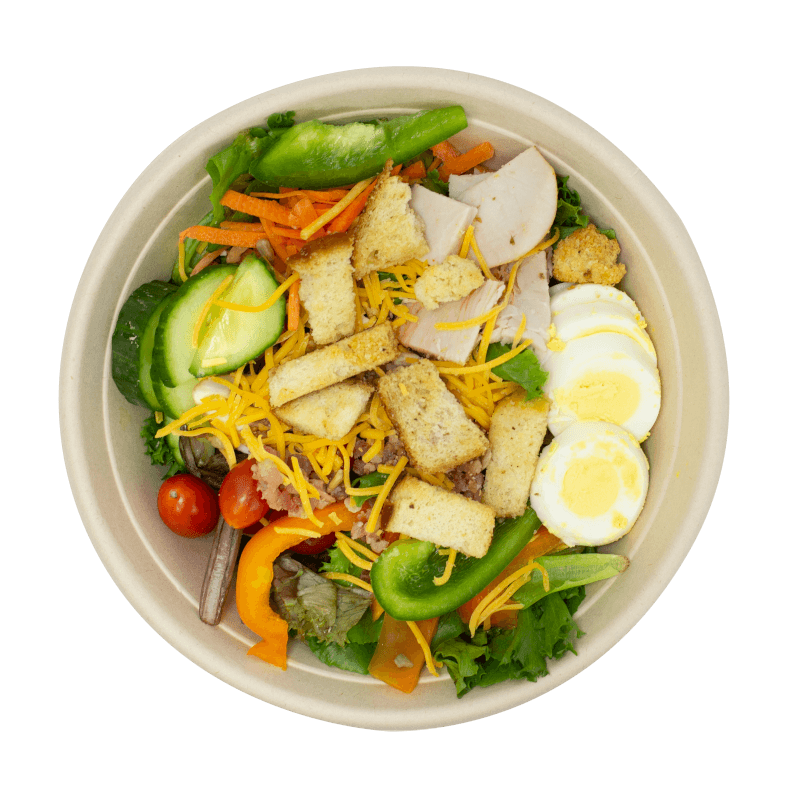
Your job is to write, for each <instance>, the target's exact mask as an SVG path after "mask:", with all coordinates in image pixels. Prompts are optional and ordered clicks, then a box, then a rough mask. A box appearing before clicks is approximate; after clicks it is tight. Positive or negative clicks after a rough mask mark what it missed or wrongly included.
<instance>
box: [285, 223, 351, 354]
mask: <svg viewBox="0 0 800 800" xmlns="http://www.w3.org/2000/svg"><path fill="white" fill-rule="evenodd" d="M352 253H353V235H352V234H349V233H334V234H332V235H330V236H323V237H322V238H321V239H314V240H313V241H311V242H309V243H308V244H306V245H305V246H304V247H303V249H302V250H301V251H300V252H299V253H297V255H294V256H292V257H291V258H290V259H289V261H288V262H287V266H288V267H289V268H290V269H292V270H294V271H295V272H296V273H297V274H298V275H300V278H301V279H302V280H301V283H300V302H301V303H302V304H303V307H304V308H305V310H306V311H307V312H308V324H309V326H310V327H311V335H312V336H313V337H314V341H315V342H316V343H317V344H332V343H333V342H337V341H339V339H343V338H344V337H345V336H350V335H351V334H353V333H355V330H356V292H355V286H354V284H353V265H352V264H351V263H350V256H351V255H352Z"/></svg>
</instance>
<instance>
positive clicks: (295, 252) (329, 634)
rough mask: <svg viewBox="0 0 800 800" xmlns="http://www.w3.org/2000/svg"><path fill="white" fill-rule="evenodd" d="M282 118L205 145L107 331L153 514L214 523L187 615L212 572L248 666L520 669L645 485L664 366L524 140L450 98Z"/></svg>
mask: <svg viewBox="0 0 800 800" xmlns="http://www.w3.org/2000/svg"><path fill="white" fill-rule="evenodd" d="M295 116H296V115H295V113H294V112H287V113H284V114H274V115H272V116H271V117H269V119H268V120H267V121H266V124H265V125H264V126H262V127H254V128H251V129H249V130H247V131H244V132H242V133H241V134H240V135H239V136H238V137H237V138H236V139H235V141H233V142H232V143H231V144H230V145H229V146H228V147H226V148H225V149H224V150H222V151H221V152H220V153H218V154H217V155H215V156H214V157H213V158H212V159H211V160H210V161H209V163H208V165H207V170H208V172H209V174H210V176H211V178H212V182H213V189H212V192H211V196H210V200H211V210H210V211H209V212H208V214H207V215H206V216H205V217H204V218H203V219H202V220H200V221H199V222H198V224H197V225H194V226H192V227H190V228H188V229H186V230H184V231H182V232H181V233H180V236H179V240H178V243H177V244H178V253H177V256H176V258H175V261H174V263H173V264H172V266H171V270H169V271H168V272H169V274H168V276H167V280H163V281H150V282H149V283H146V284H144V285H143V286H141V287H139V288H137V289H136V291H134V292H133V293H132V295H131V296H130V297H129V298H128V300H127V301H126V303H125V304H124V306H123V308H122V310H121V313H120V316H119V319H118V321H117V325H116V328H115V331H114V334H113V337H112V375H113V378H114V381H115V383H116V385H117V387H118V388H119V390H120V391H121V392H122V394H123V395H124V396H125V397H126V398H127V399H128V400H129V401H130V402H132V403H135V404H138V405H140V406H143V407H145V408H147V409H149V410H150V411H151V415H150V417H149V418H148V420H147V421H146V423H145V425H144V427H143V428H142V437H143V439H144V440H145V447H146V449H147V452H148V454H149V455H150V457H151V460H152V462H153V463H154V464H158V465H160V466H161V467H162V468H164V469H165V474H164V480H163V483H162V485H161V488H160V490H159V493H158V497H157V498H154V501H155V502H157V505H158V510H159V514H160V516H161V519H162V520H163V521H164V523H165V524H166V526H167V527H168V528H170V530H172V531H173V532H174V533H176V534H178V535H180V536H185V537H198V536H206V535H209V536H213V546H212V550H211V555H210V558H209V563H208V568H207V572H206V576H205V580H204V583H203V586H202V589H201V594H200V603H199V613H200V617H201V619H202V620H203V621H204V622H206V623H208V624H210V625H216V624H217V623H218V622H219V620H220V618H221V615H222V611H223V606H224V603H225V599H226V597H227V595H228V593H229V591H230V590H234V591H235V598H236V608H237V611H238V613H239V615H240V617H241V619H242V621H243V622H244V624H245V625H246V626H247V627H248V628H250V629H251V630H252V631H253V633H254V634H256V635H257V636H258V637H259V641H258V642H257V643H256V644H255V645H254V646H253V647H251V648H250V650H249V651H248V653H249V655H251V656H253V657H257V658H260V659H262V660H263V661H264V662H266V664H269V665H271V666H270V667H267V666H265V669H269V668H275V667H277V668H281V669H286V668H287V665H288V660H287V652H288V649H289V640H290V638H299V639H301V640H302V641H303V642H304V643H305V644H306V645H307V646H308V647H309V648H310V649H311V651H312V652H313V653H314V654H315V655H316V656H317V657H318V658H319V659H320V660H321V661H323V662H324V663H325V664H328V665H330V666H333V667H337V668H340V669H345V670H351V671H355V672H359V673H362V674H369V675H372V676H373V677H374V678H376V679H378V680H381V681H384V682H385V683H386V684H388V685H390V686H392V687H395V688H396V689H399V690H401V691H404V692H410V691H412V690H413V689H414V687H415V686H416V685H417V683H418V680H419V677H420V674H421V672H422V669H423V668H427V669H428V670H429V671H430V672H431V673H433V674H434V675H436V674H438V673H439V672H440V671H442V670H443V669H446V670H447V671H448V672H449V674H450V676H451V677H452V679H453V681H454V685H455V691H456V692H457V694H458V696H459V697H461V696H463V695H464V694H465V693H466V692H468V691H469V690H471V689H472V688H474V687H476V686H488V685H491V684H494V683H497V682H499V681H503V680H509V679H527V680H532V681H533V680H536V679H537V678H539V677H541V676H543V675H546V674H547V660H548V659H553V658H556V659H557V658H561V657H562V656H564V655H565V654H566V653H567V652H572V653H575V652H576V649H575V641H576V639H577V638H578V637H580V636H581V635H582V632H581V631H580V630H579V628H578V626H577V624H576V622H575V620H574V614H575V612H576V610H577V608H578V606H579V605H580V603H581V601H582V600H583V598H584V596H585V586H586V585H588V584H589V583H593V582H595V581H599V580H604V579H607V578H611V577H614V576H616V575H619V574H620V573H621V572H623V571H624V570H625V569H626V568H627V566H628V560H627V558H625V557H623V556H618V555H612V554H604V553H600V552H598V551H597V548H598V547H600V546H602V545H605V544H608V543H610V542H613V541H615V540H617V539H619V538H620V537H621V536H624V535H625V534H626V533H628V531H630V529H631V527H632V526H633V524H634V523H635V521H636V519H637V517H638V515H639V513H640V512H641V509H642V507H643V505H644V502H645V498H646V495H647V487H648V464H647V460H646V458H645V456H644V453H643V452H642V449H641V447H640V443H641V442H642V441H644V439H645V438H647V436H648V435H649V432H650V429H651V428H652V426H653V424H654V422H655V420H656V417H657V415H658V411H659V407H660V380H659V374H658V368H657V361H656V353H655V349H654V347H653V344H652V341H651V340H650V338H649V336H648V334H647V332H646V330H645V328H646V323H645V321H644V319H643V317H642V315H641V313H640V311H639V309H638V307H637V306H636V303H635V302H634V300H633V299H632V298H631V297H629V296H628V295H627V294H626V293H625V292H623V291H621V290H620V289H619V288H617V284H618V283H619V282H620V281H621V280H622V278H623V277H624V275H625V272H626V268H625V266H624V265H623V264H621V263H619V260H618V259H619V255H620V247H619V244H618V242H617V241H616V235H615V233H614V231H613V230H601V229H598V228H597V227H596V226H595V225H594V224H593V223H592V222H591V221H590V220H589V218H588V217H587V216H586V214H585V213H584V212H583V210H582V208H581V200H580V197H579V195H578V194H577V192H575V191H574V190H573V189H571V188H570V187H569V185H568V177H567V176H560V175H556V174H555V172H554V170H553V168H552V167H551V165H550V164H549V163H548V162H547V160H546V159H545V158H544V157H543V156H542V154H541V153H540V152H539V150H538V149H537V148H536V147H530V148H527V149H525V150H523V151H522V152H521V153H520V154H519V155H517V156H515V157H514V158H512V159H511V160H509V161H508V162H507V163H505V164H501V165H496V164H495V162H496V161H497V159H496V157H495V152H494V148H493V146H492V144H491V142H481V143H479V144H477V145H475V146H474V147H471V148H469V149H467V150H466V151H465V152H461V151H460V150H459V149H457V147H456V146H455V145H454V144H453V142H452V141H451V138H452V137H454V136H455V135H456V134H457V133H459V132H460V131H462V130H464V129H465V128H467V126H468V121H467V117H466V114H465V112H464V109H463V108H461V107H460V106H452V107H449V108H441V109H433V110H430V111H425V112H420V113H418V114H414V115H409V116H401V117H397V118H394V119H390V120H369V121H366V122H355V123H349V124H346V125H335V124H329V123H322V122H319V121H316V120H306V121H304V122H297V121H296V120H295ZM234 587H235V588H234Z"/></svg>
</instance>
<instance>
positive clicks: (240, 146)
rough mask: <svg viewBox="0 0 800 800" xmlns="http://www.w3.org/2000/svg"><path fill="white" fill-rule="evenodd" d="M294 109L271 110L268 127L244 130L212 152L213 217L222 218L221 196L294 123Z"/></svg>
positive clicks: (223, 213) (223, 214) (207, 165)
mask: <svg viewBox="0 0 800 800" xmlns="http://www.w3.org/2000/svg"><path fill="white" fill-rule="evenodd" d="M294 115H295V112H294V111H286V112H284V113H283V114H271V115H270V116H269V118H268V119H267V127H266V128H249V129H247V130H245V131H242V132H241V133H240V134H239V135H238V136H237V137H236V138H235V139H234V140H233V142H231V144H229V145H228V146H227V147H225V148H224V149H222V150H220V151H219V153H216V154H215V155H213V156H211V158H210V159H209V160H208V163H207V164H206V172H208V174H209V175H210V176H211V182H212V184H213V188H212V190H211V195H210V197H209V199H210V200H211V205H212V206H213V209H214V210H213V215H212V216H213V220H214V222H216V223H217V224H219V223H220V222H222V220H223V218H224V216H225V212H224V211H223V208H222V206H221V205H220V200H222V196H223V195H224V194H225V192H227V191H228V189H230V187H231V185H232V184H233V182H234V181H235V180H236V179H237V178H239V177H240V176H242V175H246V174H248V173H249V172H250V165H251V164H252V163H253V161H255V160H256V159H258V158H260V157H261V156H262V155H263V154H264V153H266V152H267V150H269V148H270V147H272V145H274V144H275V142H277V141H278V139H279V138H280V137H281V136H282V135H283V134H284V133H285V132H286V131H287V130H288V129H289V128H291V127H292V125H294Z"/></svg>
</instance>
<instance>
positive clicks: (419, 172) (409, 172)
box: [400, 161, 427, 180]
mask: <svg viewBox="0 0 800 800" xmlns="http://www.w3.org/2000/svg"><path fill="white" fill-rule="evenodd" d="M426 174H427V173H426V172H425V165H424V164H423V163H422V162H421V161H415V162H414V163H413V164H411V166H408V167H406V168H405V169H402V170H400V177H401V178H407V179H408V180H416V179H417V178H424V177H425V175H426Z"/></svg>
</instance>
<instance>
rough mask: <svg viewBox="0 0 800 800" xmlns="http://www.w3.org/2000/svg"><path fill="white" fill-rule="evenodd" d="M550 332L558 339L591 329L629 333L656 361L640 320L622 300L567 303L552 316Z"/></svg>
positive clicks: (590, 330) (587, 334) (583, 334)
mask: <svg viewBox="0 0 800 800" xmlns="http://www.w3.org/2000/svg"><path fill="white" fill-rule="evenodd" d="M552 320H553V325H554V326H555V330H554V333H555V335H556V337H557V338H558V339H559V340H560V341H562V342H568V341H570V340H571V339H579V338H580V337H581V336H589V335H590V334H593V333H622V334H624V335H625V336H630V338H631V339H633V340H634V341H635V342H637V343H638V344H639V345H641V347H642V348H643V349H644V351H645V352H646V353H647V354H648V355H649V356H650V358H651V359H652V360H653V363H656V349H655V347H653V342H652V341H651V340H650V337H649V336H648V335H647V334H646V333H645V330H644V320H643V319H642V318H641V316H639V319H638V321H637V319H636V316H634V314H633V313H632V312H631V311H630V310H629V309H628V308H627V307H626V306H625V305H624V304H622V303H616V302H611V301H610V300H595V301H593V302H591V303H578V304H574V305H569V306H567V307H566V308H564V309H562V310H561V311H559V312H558V313H556V314H554V315H553V317H552Z"/></svg>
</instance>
